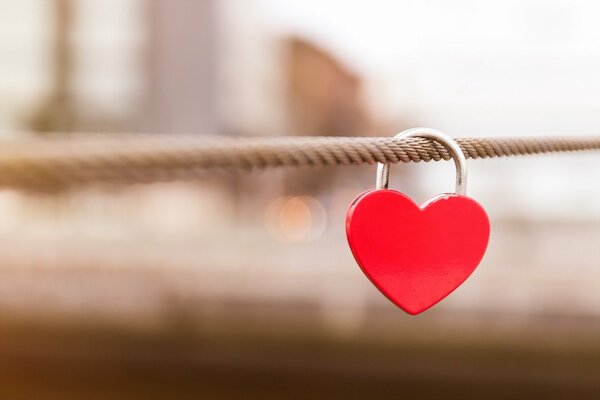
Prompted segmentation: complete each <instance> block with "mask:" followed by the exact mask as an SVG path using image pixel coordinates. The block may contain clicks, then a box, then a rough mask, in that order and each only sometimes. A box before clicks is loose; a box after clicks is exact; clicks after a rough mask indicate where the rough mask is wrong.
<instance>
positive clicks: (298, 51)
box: [0, 0, 600, 399]
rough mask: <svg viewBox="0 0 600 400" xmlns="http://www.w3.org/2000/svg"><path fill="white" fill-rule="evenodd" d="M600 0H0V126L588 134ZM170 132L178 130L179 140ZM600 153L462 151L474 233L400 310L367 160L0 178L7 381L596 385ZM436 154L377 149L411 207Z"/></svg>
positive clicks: (254, 392) (237, 387)
mask: <svg viewBox="0 0 600 400" xmlns="http://www.w3.org/2000/svg"><path fill="white" fill-rule="evenodd" d="M599 15H600V3H595V2H588V1H584V0H552V1H540V0H518V1H517V0H507V1H503V2H480V1H476V0H456V1H452V2H448V1H442V0H435V1H416V0H415V1H409V0H401V1H392V0H389V1H385V0H371V1H358V0H356V1H348V0H346V1H342V0H326V1H316V0H302V1H300V0H288V1H285V2H282V1H277V0H219V1H216V0H170V1H167V0H102V1H101V0H19V1H18V2H16V1H9V0H0V137H1V138H2V139H5V140H12V139H15V138H21V137H30V136H56V135H60V134H61V133H71V134H74V135H82V136H84V135H86V134H92V133H94V134H98V133H107V134H115V135H123V137H125V136H126V135H130V134H148V135H175V134H197V135H203V134H212V135H227V136H236V135H244V136H281V135H303V136H306V135H315V136H317V135H333V136H367V135H370V136H392V135H394V134H396V133H398V132H400V131H402V130H404V129H406V128H410V127H415V126H428V127H432V128H435V129H439V130H441V131H443V132H446V133H448V134H450V135H453V136H527V135H573V136H575V135H577V136H581V135H594V134H596V135H597V134H600V78H599V72H598V71H600V26H599V25H598V23H597V21H598V17H599ZM174 140H176V138H175V137H174ZM598 171H600V158H599V156H598V154H597V153H593V152H592V153H577V154H555V155H546V156H533V157H524V158H510V159H498V160H484V161H470V162H469V175H470V176H469V188H468V190H469V195H470V196H471V197H474V198H475V199H477V200H478V201H479V202H480V203H482V204H483V205H484V207H485V208H486V209H487V211H488V213H489V215H490V218H491V221H492V233H491V239H490V247H489V249H488V252H487V254H486V256H485V258H484V260H483V262H482V264H481V265H480V267H479V268H478V269H477V271H476V272H475V273H474V275H473V276H472V277H471V278H470V279H469V280H468V281H467V282H465V284H464V285H463V286H462V287H461V288H460V289H459V290H458V291H456V292H455V293H454V294H453V295H452V296H450V297H449V298H448V299H446V300H445V301H444V302H442V303H441V304H439V305H438V306H436V307H435V308H434V309H431V310H429V311H427V312H426V313H424V314H422V315H420V316H417V317H410V316H407V315H405V314H404V313H403V312H401V311H400V310H399V309H397V308H396V307H395V306H393V305H392V304H391V303H390V302H388V301H387V300H386V299H385V298H384V297H383V296H381V295H380V294H379V292H378V291H377V290H376V289H375V288H374V287H373V286H372V285H371V284H370V283H369V281H368V280H367V279H366V278H365V277H364V276H363V274H362V272H361V271H360V269H359V268H358V267H357V266H356V264H355V262H354V260H353V258H352V255H351V253H350V251H349V249H348V247H347V244H346V239H345V232H344V218H345V213H346V210H347V207H348V205H349V204H350V202H351V201H352V200H353V199H354V197H356V196H357V195H358V194H359V193H360V192H362V191H364V190H366V189H369V188H372V187H373V185H374V180H375V167H374V166H353V167H343V168H319V169H314V168H313V169H310V168H305V169H278V170H266V171H258V172H252V173H231V174H227V175H219V176H213V177H210V176H207V177H206V178H204V179H199V180H196V181H187V182H174V183H159V184H143V185H142V184H136V185H114V184H113V185H109V184H102V185H85V186H81V187H71V188H68V189H64V188H45V189H44V190H15V189H10V188H3V189H1V190H0V396H2V398H6V399H71V398H75V399H79V398H87V399H109V398H110V399H121V398H122V399H125V398H127V399H131V398H146V399H163V398H164V399H167V398H169V399H170V398H173V399H186V398H208V399H237V398H244V399H270V398H273V399H275V398H278V399H279V398H290V399H314V398H346V399H347V398H377V397H381V398H388V397H392V396H394V397H397V396H405V397H409V398H423V399H426V398H441V397H445V398H463V399H465V398H473V399H481V398H487V399H495V398H498V399H500V398H502V399H505V398H548V399H563V398H564V399H573V398H577V399H583V398H590V399H592V398H594V399H597V398H600V174H599V173H598ZM453 176H454V167H453V166H452V165H451V163H435V164H415V165H398V166H394V167H392V172H391V186H392V187H394V188H395V189H398V190H401V191H403V192H405V193H407V194H409V195H411V196H412V197H413V198H415V199H416V200H417V201H419V202H421V201H424V200H426V199H427V198H429V197H430V196H432V195H434V194H436V193H440V192H445V191H451V190H452V189H453V184H454V177H453Z"/></svg>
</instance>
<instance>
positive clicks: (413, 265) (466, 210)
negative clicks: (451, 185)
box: [346, 190, 490, 315]
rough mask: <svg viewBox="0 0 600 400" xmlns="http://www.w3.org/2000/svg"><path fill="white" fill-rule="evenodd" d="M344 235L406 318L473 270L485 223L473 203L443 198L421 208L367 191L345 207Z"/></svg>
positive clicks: (486, 227) (487, 230) (403, 199)
mask: <svg viewBox="0 0 600 400" xmlns="http://www.w3.org/2000/svg"><path fill="white" fill-rule="evenodd" d="M346 234H347V237H348V243H349V244H350V249H351V250H352V253H353V254H354V258H355V259H356V261H357V262H358V265H360V267H361V268H362V270H363V272H364V273H365V274H366V275H367V277H369V279H370V280H371V282H373V284H375V286H376V287H377V288H378V289H379V290H380V291H381V292H382V293H383V294H384V295H385V296H387V298H388V299H390V300H391V301H392V302H393V303H395V304H396V305H397V306H399V307H400V308H402V309H403V310H404V311H406V312H407V313H409V314H413V315H414V314H418V313H421V312H423V311H425V310H427V309H428V308H430V307H431V306H433V305H434V304H436V303H438V302H439V301H440V300H442V299H443V298H444V297H446V296H447V295H448V294H450V293H451V292H452V291H453V290H454V289H456V288H457V287H458V286H460V284H462V283H463V282H464V281H465V280H466V279H467V278H468V277H469V275H471V273H472V272H473V271H474V270H475V268H476V267H477V265H478V264H479V262H480V261H481V259H482V258H483V254H484V253H485V250H486V248H487V244H488V239H489V235H490V223H489V219H488V217H487V214H486V212H485V210H484V209H483V208H482V207H481V206H480V205H479V204H478V203H477V202H476V201H474V200H473V199H470V198H469V197H465V196H460V195H456V194H443V195H439V196H436V197H434V198H432V199H430V200H429V201H428V202H426V203H425V204H424V205H423V206H422V207H419V206H418V205H417V204H415V203H414V202H413V201H412V200H411V199H410V198H409V197H407V196H405V195H404V194H402V193H400V192H397V191H394V190H370V191H367V192H365V193H363V194H361V195H360V196H359V197H358V198H357V199H356V200H354V202H353V203H352V205H351V206H350V209H349V210H348V215H347V218H346Z"/></svg>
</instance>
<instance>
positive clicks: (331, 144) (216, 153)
mask: <svg viewBox="0 0 600 400" xmlns="http://www.w3.org/2000/svg"><path fill="white" fill-rule="evenodd" d="M456 142H457V143H458V145H459V146H460V148H461V149H462V151H463V153H464V155H465V157H466V158H471V159H482V158H494V157H509V156H522V155H530V154H542V153H554V152H571V151H585V150H600V137H598V136H588V137H544V136H540V137H520V138H519V137H492V138H475V137H467V138H457V139H456ZM450 158H451V156H450V154H449V153H448V151H447V150H446V149H445V148H444V147H443V146H441V145H440V144H438V143H435V142H433V141H431V140H429V139H424V138H418V137H416V138H406V139H394V138H391V137H227V136H201V135H197V136H192V135H189V136H182V135H160V136H159V135H114V134H111V135H91V136H83V135H78V136H74V137H49V138H26V139H18V140H3V141H0V185H1V186H16V187H37V186H49V187H52V186H63V185H70V184H78V183H85V182H96V181H119V182H149V181H164V180H174V179H192V178H194V177H198V176H200V175H202V174H205V173H206V171H207V170H211V169H227V170H229V169H233V170H247V169H254V168H267V167H283V166H287V167H300V166H331V165H358V164H374V163H377V162H382V163H398V162H405V163H407V162H420V161H425V162H429V161H441V160H449V159H450Z"/></svg>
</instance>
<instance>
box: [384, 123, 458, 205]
mask: <svg viewBox="0 0 600 400" xmlns="http://www.w3.org/2000/svg"><path fill="white" fill-rule="evenodd" d="M409 137H421V138H425V139H431V140H434V141H436V142H438V143H439V144H441V145H442V146H444V148H445V149H446V150H448V152H449V153H450V155H451V156H452V159H453V160H454V165H455V166H456V188H455V189H454V192H455V193H456V194H460V195H463V196H464V195H466V194H467V160H466V159H465V156H464V154H463V152H462V150H461V148H460V147H459V146H458V144H457V143H456V141H454V139H452V138H451V137H450V136H448V135H446V134H445V133H442V132H440V131H436V130H435V129H431V128H412V129H408V130H405V131H404V132H401V133H399V134H397V135H396V136H394V139H405V138H409ZM389 178H390V164H389V163H385V164H384V163H377V182H376V185H375V187H376V189H377V190H381V189H387V188H388V182H389Z"/></svg>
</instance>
